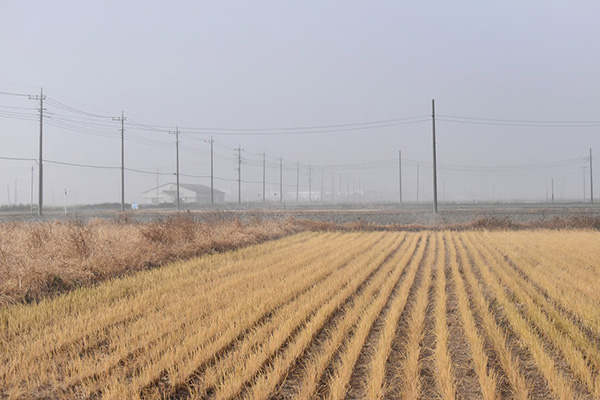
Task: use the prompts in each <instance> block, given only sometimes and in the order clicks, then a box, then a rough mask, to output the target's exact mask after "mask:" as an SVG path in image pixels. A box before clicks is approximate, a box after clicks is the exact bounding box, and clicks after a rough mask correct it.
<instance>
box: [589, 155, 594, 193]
mask: <svg viewBox="0 0 600 400" xmlns="http://www.w3.org/2000/svg"><path fill="white" fill-rule="evenodd" d="M590 203H592V204H594V175H593V174H592V149H591V148H590Z"/></svg>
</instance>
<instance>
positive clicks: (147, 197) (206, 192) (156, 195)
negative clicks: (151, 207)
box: [143, 182, 225, 204]
mask: <svg viewBox="0 0 600 400" xmlns="http://www.w3.org/2000/svg"><path fill="white" fill-rule="evenodd" d="M213 193H214V200H215V204H223V203H225V192H222V191H220V190H217V189H215V190H214V191H213ZM143 194H144V203H145V204H163V203H175V202H176V199H177V184H176V183H173V182H170V183H165V184H164V185H160V186H158V187H155V188H152V189H149V190H146V191H145V192H144V193H143ZM179 201H180V203H182V204H210V203H211V197H210V187H209V186H205V185H194V184H190V183H180V184H179Z"/></svg>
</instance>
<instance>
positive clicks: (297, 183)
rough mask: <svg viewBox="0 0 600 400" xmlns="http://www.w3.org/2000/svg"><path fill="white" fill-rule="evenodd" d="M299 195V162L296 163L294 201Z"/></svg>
mask: <svg viewBox="0 0 600 400" xmlns="http://www.w3.org/2000/svg"><path fill="white" fill-rule="evenodd" d="M299 195H300V163H297V164H296V203H297V202H298V199H299Z"/></svg>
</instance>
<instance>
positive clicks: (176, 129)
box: [169, 126, 179, 211]
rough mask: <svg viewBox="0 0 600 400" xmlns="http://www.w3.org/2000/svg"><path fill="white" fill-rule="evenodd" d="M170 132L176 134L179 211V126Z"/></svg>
mask: <svg viewBox="0 0 600 400" xmlns="http://www.w3.org/2000/svg"><path fill="white" fill-rule="evenodd" d="M169 133H170V134H174V135H175V158H176V162H177V170H176V173H175V175H176V181H177V199H176V204H177V211H179V127H178V126H176V127H175V131H174V132H169Z"/></svg>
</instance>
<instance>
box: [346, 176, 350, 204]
mask: <svg viewBox="0 0 600 400" xmlns="http://www.w3.org/2000/svg"><path fill="white" fill-rule="evenodd" d="M346 197H347V200H348V202H349V201H350V177H349V176H347V177H346Z"/></svg>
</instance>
